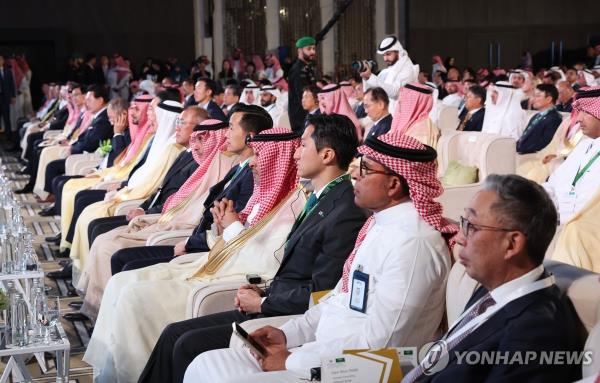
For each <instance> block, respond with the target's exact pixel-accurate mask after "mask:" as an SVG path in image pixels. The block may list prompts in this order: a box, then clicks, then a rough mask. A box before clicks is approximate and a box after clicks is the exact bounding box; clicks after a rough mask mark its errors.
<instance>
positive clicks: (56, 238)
mask: <svg viewBox="0 0 600 383" xmlns="http://www.w3.org/2000/svg"><path fill="white" fill-rule="evenodd" d="M40 215H41V213H40ZM44 239H45V240H46V242H50V243H53V242H54V243H56V242H60V239H61V234H60V232H58V233H57V234H56V235H53V236H52V237H46V238H44Z"/></svg>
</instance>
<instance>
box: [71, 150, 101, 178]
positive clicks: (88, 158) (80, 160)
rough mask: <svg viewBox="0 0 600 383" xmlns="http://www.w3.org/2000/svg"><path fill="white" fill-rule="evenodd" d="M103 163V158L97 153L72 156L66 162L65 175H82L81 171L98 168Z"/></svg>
mask: <svg viewBox="0 0 600 383" xmlns="http://www.w3.org/2000/svg"><path fill="white" fill-rule="evenodd" d="M101 161H102V157H100V156H99V155H98V154H96V153H82V154H71V155H70V156H68V157H67V160H66V162H65V174H66V175H80V174H81V173H78V170H79V169H81V168H89V167H90V166H92V167H93V166H98V165H99V164H100V162H101Z"/></svg>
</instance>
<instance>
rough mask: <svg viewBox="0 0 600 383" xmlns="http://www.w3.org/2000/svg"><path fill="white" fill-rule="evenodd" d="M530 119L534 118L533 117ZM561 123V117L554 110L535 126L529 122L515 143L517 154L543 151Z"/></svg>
mask: <svg viewBox="0 0 600 383" xmlns="http://www.w3.org/2000/svg"><path fill="white" fill-rule="evenodd" d="M531 118H532V119H533V118H535V115H534V116H533V117H531ZM561 122H562V117H561V116H560V113H558V112H557V111H556V109H553V110H551V111H549V112H548V113H547V114H546V115H545V116H544V117H542V119H541V120H539V121H537V122H536V123H535V125H532V124H531V120H530V122H529V124H528V127H527V129H526V131H525V133H523V135H522V136H521V138H519V141H517V153H519V154H527V153H535V152H539V151H540V150H542V149H544V148H545V147H546V146H548V144H549V143H550V141H552V137H554V133H555V132H556V129H558V126H559V125H560V123H561Z"/></svg>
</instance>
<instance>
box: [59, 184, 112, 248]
mask: <svg viewBox="0 0 600 383" xmlns="http://www.w3.org/2000/svg"><path fill="white" fill-rule="evenodd" d="M105 194H106V190H81V191H79V192H78V193H77V194H75V206H74V208H73V217H72V218H71V224H70V225H69V231H68V232H67V236H66V237H65V238H66V240H67V241H69V242H73V236H74V235H75V225H76V224H77V219H79V216H80V215H81V213H82V212H83V209H85V208H86V207H87V206H90V205H91V204H93V203H94V202H98V201H102V200H103V199H104V195H105ZM63 235H64V233H63ZM90 246H91V244H90Z"/></svg>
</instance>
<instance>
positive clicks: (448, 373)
mask: <svg viewBox="0 0 600 383" xmlns="http://www.w3.org/2000/svg"><path fill="white" fill-rule="evenodd" d="M546 276H547V275H544V277H546ZM485 293H486V291H485V289H484V288H480V289H478V290H477V291H476V292H475V294H473V296H472V297H471V299H470V300H469V303H467V306H466V307H469V306H471V305H472V304H473V303H475V301H477V300H478V299H479V298H481V297H482V296H483V295H484V294H485ZM586 336H587V334H586V331H585V329H584V327H583V325H582V324H581V322H580V321H579V317H578V316H577V313H576V312H575V309H574V308H573V305H572V303H571V301H570V300H569V298H568V297H567V296H566V295H563V294H562V293H561V292H560V290H559V288H558V287H556V286H551V287H548V288H546V289H542V290H538V291H536V292H533V293H530V294H528V295H525V296H523V297H521V298H518V299H516V300H514V301H512V302H510V303H508V304H507V305H506V306H504V307H503V308H502V309H500V311H498V312H497V313H496V314H495V315H494V316H492V317H491V318H489V319H488V320H487V321H486V322H484V323H483V324H482V325H481V326H480V327H479V328H477V329H476V330H475V331H473V332H472V333H471V334H469V335H468V336H467V337H466V338H465V339H464V340H463V341H462V342H461V343H459V344H458V345H457V346H456V347H455V348H454V349H453V350H451V352H450V360H449V364H448V366H446V368H444V369H443V370H442V371H440V372H438V373H437V374H435V375H432V376H430V377H428V378H427V379H426V380H424V381H432V382H483V381H485V382H572V381H575V380H579V379H581V365H577V364H572V365H569V364H567V363H565V364H563V365H559V364H544V365H540V364H539V353H540V352H542V351H580V350H583V346H584V343H585V337H586ZM454 351H457V352H470V351H476V352H483V351H499V352H501V353H504V352H508V353H511V355H513V353H514V352H517V351H519V352H522V353H523V357H524V355H525V352H527V351H534V352H537V353H538V363H536V362H529V364H526V365H510V364H496V365H493V364H491V365H490V364H478V365H468V364H467V363H465V362H464V360H463V363H462V364H458V363H457V360H458V359H457V357H456V353H455V352H454Z"/></svg>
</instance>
